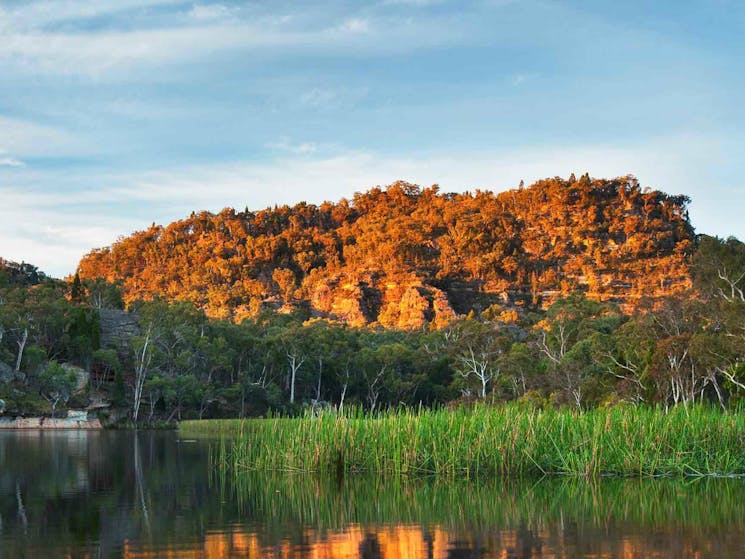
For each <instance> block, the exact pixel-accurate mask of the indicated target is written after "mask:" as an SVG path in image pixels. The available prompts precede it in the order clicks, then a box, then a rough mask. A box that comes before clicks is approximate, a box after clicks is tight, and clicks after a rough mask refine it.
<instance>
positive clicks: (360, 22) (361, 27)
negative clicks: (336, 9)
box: [340, 17, 370, 33]
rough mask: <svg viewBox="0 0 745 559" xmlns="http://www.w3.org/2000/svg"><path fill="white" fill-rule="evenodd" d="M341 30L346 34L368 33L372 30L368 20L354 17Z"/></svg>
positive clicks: (343, 24) (342, 25)
mask: <svg viewBox="0 0 745 559" xmlns="http://www.w3.org/2000/svg"><path fill="white" fill-rule="evenodd" d="M340 29H341V30H342V31H344V32H346V33H367V32H368V31H369V29H370V22H368V21H367V20H366V19H362V18H358V17H353V18H350V19H348V20H346V21H345V22H344V23H342V24H341V26H340Z"/></svg>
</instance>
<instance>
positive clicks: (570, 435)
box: [181, 405, 745, 478]
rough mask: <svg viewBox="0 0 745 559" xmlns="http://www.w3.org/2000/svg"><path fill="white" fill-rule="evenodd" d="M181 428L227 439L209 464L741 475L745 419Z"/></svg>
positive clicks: (449, 419)
mask: <svg viewBox="0 0 745 559" xmlns="http://www.w3.org/2000/svg"><path fill="white" fill-rule="evenodd" d="M181 432H182V433H183V434H184V435H186V436H191V435H194V434H220V435H223V436H230V437H234V439H233V441H232V442H231V443H230V446H229V447H228V448H227V449H226V452H225V453H224V457H223V460H222V462H221V464H219V466H220V467H221V468H223V469H224V470H225V471H226V472H232V473H234V474H239V473H240V472H241V471H245V470H262V471H293V472H298V471H305V472H323V473H332V474H338V473H357V472H371V473H375V474H396V475H400V474H405V475H439V476H446V477H449V478H470V477H477V476H486V477H492V476H515V475H518V476H521V475H522V476H535V475H538V476H540V475H547V474H560V475H570V476H583V477H599V476H604V475H609V474H613V475H622V476H639V477H649V476H660V475H683V476H708V475H743V474H745V456H743V454H742V453H741V452H740V447H741V441H742V437H743V436H745V417H743V416H742V414H739V413H727V414H723V413H721V412H719V411H717V410H716V409H713V408H709V407H704V406H695V407H692V408H690V409H687V410H686V409H683V408H677V409H676V410H674V411H671V412H669V413H665V412H664V411H663V410H660V409H653V408H633V407H627V406H617V407H611V408H603V409H597V410H593V411H589V412H583V413H576V412H571V411H555V410H552V409H545V410H541V409H536V408H530V407H525V406H514V405H507V406H499V407H489V406H484V405H477V406H475V407H471V408H462V407H461V408H456V409H452V410H443V409H441V410H434V411H432V410H430V411H410V410H405V411H396V412H388V413H384V414H377V415H367V414H364V413H361V412H360V411H359V410H356V411H353V412H352V413H350V414H331V413H322V414H320V415H319V416H317V417H316V416H305V417H302V418H294V419H286V418H279V417H277V418H270V419H264V420H245V421H237V420H233V421H214V422H206V423H204V422H185V423H183V424H182V425H181Z"/></svg>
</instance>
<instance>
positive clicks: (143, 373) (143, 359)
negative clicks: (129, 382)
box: [132, 330, 150, 423]
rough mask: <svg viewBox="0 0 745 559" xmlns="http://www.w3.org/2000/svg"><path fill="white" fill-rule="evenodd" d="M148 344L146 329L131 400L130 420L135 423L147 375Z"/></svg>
mask: <svg viewBox="0 0 745 559" xmlns="http://www.w3.org/2000/svg"><path fill="white" fill-rule="evenodd" d="M149 346H150V331H149V330H148V333H147V335H146V336H145V343H144V344H143V345H142V353H141V354H140V356H139V362H138V363H137V368H136V371H135V373H136V374H135V393H134V401H133V402H132V421H134V422H135V423H137V417H138V416H139V414H140V404H141V402H142V389H143V387H144V386H145V378H146V377H147V369H148V366H149V365H150V355H149V354H148V348H149Z"/></svg>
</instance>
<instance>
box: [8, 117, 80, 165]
mask: <svg viewBox="0 0 745 559" xmlns="http://www.w3.org/2000/svg"><path fill="white" fill-rule="evenodd" d="M80 147H81V146H80V144H79V142H78V141H77V140H76V139H75V138H74V137H73V136H72V135H71V134H70V133H68V132H66V131H65V130H61V129H58V128H54V127H51V126H45V125H41V124H37V123H35V122H30V121H28V120H22V119H17V118H8V117H4V116H1V115H0V155H2V154H3V153H14V154H18V155H21V156H23V155H26V156H28V155H31V156H34V155H62V154H69V153H73V152H76V151H78V150H79V149H80ZM5 159H8V158H5ZM11 160H12V159H11ZM6 165H11V164H10V163H7V162H6ZM14 166H17V165H14Z"/></svg>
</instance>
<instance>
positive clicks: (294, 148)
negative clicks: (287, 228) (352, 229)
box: [0, 137, 745, 275]
mask: <svg viewBox="0 0 745 559" xmlns="http://www.w3.org/2000/svg"><path fill="white" fill-rule="evenodd" d="M271 145H272V147H273V148H274V149H276V150H278V152H279V154H278V157H276V158H275V159H271V160H264V161H256V162H235V163H223V164H212V165H196V166H189V167H178V168H171V169H163V170H155V171H149V172H143V173H120V174H116V175H110V174H107V175H101V176H91V177H88V178H87V179H86V181H85V183H86V184H88V186H87V187H81V188H79V189H77V190H74V191H70V190H66V191H61V192H58V193H57V194H54V193H50V192H49V191H48V190H45V189H44V188H43V187H36V188H29V187H28V186H24V185H23V184H22V183H17V184H18V185H17V186H15V187H12V188H11V187H6V188H2V189H0V196H2V198H3V200H4V202H5V203H4V204H3V205H2V207H0V255H3V256H4V257H6V258H13V259H18V258H23V259H25V260H27V261H31V262H34V263H35V264H37V265H40V266H41V267H42V268H43V269H46V270H49V271H50V272H51V273H53V274H57V275H65V274H68V273H71V272H72V271H73V270H74V268H75V266H76V264H77V261H78V259H79V258H80V257H81V256H82V255H83V254H84V253H86V252H87V251H89V250H90V249H91V248H93V247H95V246H101V245H108V244H110V243H111V242H113V241H114V240H115V239H116V238H117V237H118V236H119V235H121V234H127V233H129V232H131V231H132V230H134V229H141V228H144V227H147V226H148V225H149V224H150V223H151V222H153V221H155V222H159V223H168V222H170V221H172V220H175V219H179V218H183V217H185V216H186V215H188V214H189V212H191V211H192V210H201V209H206V210H210V211H219V210H220V209H222V208H223V207H226V206H231V207H238V208H242V207H244V206H248V207H249V208H254V209H259V208H263V207H266V206H271V205H274V204H282V203H287V204H294V203H297V202H299V201H301V200H305V201H308V202H313V203H320V202H322V201H323V200H338V199H339V198H342V197H347V198H349V197H351V195H352V193H353V192H354V191H362V190H366V189H368V188H370V187H372V186H375V185H384V184H389V183H391V182H394V181H396V180H399V179H404V180H408V181H410V182H415V183H418V184H422V185H429V184H434V183H437V184H439V185H440V186H441V188H442V189H443V190H444V191H463V190H473V189H476V188H481V189H491V190H503V189H507V188H513V187H515V186H517V184H518V183H519V182H520V180H524V181H525V182H526V183H528V184H530V183H531V182H534V181H535V180H538V179H541V178H545V177H547V176H556V175H560V176H568V175H569V174H570V173H572V172H574V173H576V174H581V173H584V172H589V173H590V174H591V175H592V176H600V177H606V176H619V175H625V174H629V173H633V174H636V175H637V176H638V177H639V178H640V180H641V181H642V182H643V184H648V185H650V186H652V187H654V188H660V189H663V190H665V191H668V192H673V193H678V192H683V193H695V192H696V191H697V188H698V185H699V184H700V183H701V181H702V175H701V173H698V174H697V173H696V172H695V171H692V170H695V169H697V168H699V166H700V165H701V164H702V163H703V162H704V161H706V162H711V161H714V160H716V157H717V155H716V154H717V153H718V152H719V148H718V145H717V143H716V142H712V141H711V140H710V139H708V138H705V137H686V138H659V139H656V140H654V141H652V142H647V143H644V144H637V145H628V146H612V145H606V146H603V145H576V146H567V147H563V148H550V147H537V146H536V147H523V148H516V149H515V150H512V151H509V152H493V151H490V150H484V151H481V152H478V151H469V152H463V153H461V152H447V153H422V154H419V155H411V156H408V157H397V156H392V155H385V154H380V153H374V152H368V151H341V152H338V153H336V154H331V155H317V152H314V151H313V149H314V148H311V147H310V144H308V145H307V146H304V144H302V143H300V144H293V143H292V142H291V141H290V140H289V139H287V138H280V139H279V140H277V141H276V142H273V143H271ZM0 176H1V175H0ZM53 180H54V177H53V176H52V175H49V176H48V177H47V178H46V181H48V182H50V183H51V182H52V181H53ZM33 182H34V183H35V184H40V183H41V182H42V178H41V176H37V177H36V179H34V181H33ZM708 192H710V193H711V194H709V197H712V196H713V197H716V196H718V195H719V194H716V192H717V191H716V190H715V189H712V188H711V187H710V188H709V190H708ZM720 194H721V195H722V196H729V197H731V196H732V193H731V191H726V192H724V191H722V193H720ZM732 202H733V201H732V200H729V202H728V203H729V204H730V205H736V206H740V205H741V204H743V203H745V193H741V194H740V199H739V200H738V201H737V203H736V204H733V203H732ZM722 203H723V204H724V203H725V202H724V201H722ZM725 205H726V204H725ZM694 223H696V222H694ZM81 224H84V225H81ZM704 225H705V227H704V230H705V231H707V232H712V233H717V232H718V231H716V230H715V229H712V227H714V225H715V224H711V223H706V222H701V224H700V226H704ZM730 233H734V234H738V235H741V236H742V235H745V230H743V231H730Z"/></svg>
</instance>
